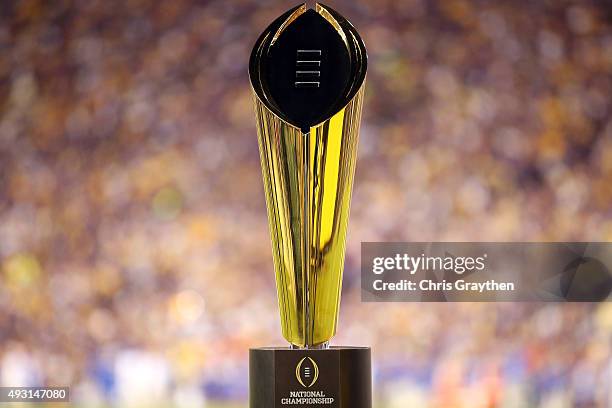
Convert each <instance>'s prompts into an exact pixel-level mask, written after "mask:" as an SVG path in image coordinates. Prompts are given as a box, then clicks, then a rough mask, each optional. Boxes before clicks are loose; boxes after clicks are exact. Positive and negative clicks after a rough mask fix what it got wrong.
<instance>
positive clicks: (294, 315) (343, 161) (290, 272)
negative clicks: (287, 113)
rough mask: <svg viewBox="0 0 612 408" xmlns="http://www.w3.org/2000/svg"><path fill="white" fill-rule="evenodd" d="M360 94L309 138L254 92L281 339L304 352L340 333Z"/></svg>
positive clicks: (361, 88)
mask: <svg viewBox="0 0 612 408" xmlns="http://www.w3.org/2000/svg"><path fill="white" fill-rule="evenodd" d="M317 10H318V11H319V10H320V11H319V12H324V13H327V14H326V15H325V18H328V19H332V18H333V17H332V16H331V15H330V14H329V13H328V12H327V11H326V10H325V9H324V8H318V9H317ZM301 12H302V9H298V10H297V11H296V12H295V13H294V14H293V16H292V17H293V18H295V15H296V14H299V13H301ZM334 21H335V20H334ZM334 27H337V28H338V29H340V26H339V24H337V23H336V24H334ZM348 34H349V35H352V33H350V32H349V33H348ZM342 35H343V36H345V33H344V32H343V33H342ZM345 38H346V37H345ZM359 55H361V54H359ZM363 58H365V55H363ZM357 62H358V63H362V62H361V61H357ZM364 69H365V65H364ZM251 78H252V81H253V74H252V77H251ZM356 86H358V87H359V88H358V89H357V88H355V89H356V91H354V94H353V96H352V97H351V99H350V100H348V101H347V103H346V105H344V107H343V108H341V109H340V110H339V111H338V112H336V113H335V114H333V115H332V116H331V117H330V118H328V119H327V120H325V121H323V122H322V123H320V124H318V125H316V126H312V127H310V129H305V130H304V131H302V130H301V129H299V128H298V127H296V126H294V125H292V124H290V123H289V122H287V121H286V120H284V119H282V118H281V117H280V116H279V115H277V114H276V113H275V112H273V110H272V109H271V106H270V105H271V103H270V101H268V99H267V96H266V95H265V94H261V92H259V93H258V92H257V90H256V88H253V94H254V103H255V111H256V116H257V130H258V132H257V133H258V141H259V150H260V158H261V167H262V174H263V180H264V189H265V195H266V203H267V208H268V221H269V224H270V235H271V239H272V251H273V257H274V267H275V272H276V286H277V291H278V304H279V308H280V316H281V325H282V332H283V336H284V337H285V338H286V339H287V341H289V342H290V343H291V344H292V345H294V346H298V347H316V346H318V345H321V344H325V343H326V342H328V341H329V340H330V339H331V338H332V337H333V336H334V334H335V333H336V324H337V320H338V311H339V305H340V292H341V287H342V273H343V268H344V254H345V241H346V231H347V223H348V216H349V207H350V200H351V193H352V186H353V176H354V172H355V161H356V158H357V145H358V137H359V124H360V121H361V107H362V102H363V94H364V88H365V80H363V79H362V82H361V83H359V84H356Z"/></svg>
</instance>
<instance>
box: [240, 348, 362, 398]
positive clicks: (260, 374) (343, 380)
mask: <svg viewBox="0 0 612 408" xmlns="http://www.w3.org/2000/svg"><path fill="white" fill-rule="evenodd" d="M304 357H312V358H313V360H314V361H316V364H317V366H318V369H319V373H318V379H317V381H316V382H315V383H314V384H313V385H312V386H308V385H309V384H308V383H306V386H304V385H302V384H300V383H299V382H298V380H297V379H296V374H295V372H296V367H297V364H298V363H299V361H300V360H301V359H302V358H304ZM291 391H298V392H299V391H316V392H324V393H325V396H326V397H333V398H334V401H333V402H332V403H330V404H314V405H308V404H306V405H304V404H297V405H291V406H293V407H296V408H308V407H321V406H325V407H327V408H371V407H372V368H371V351H370V349H369V348H365V347H333V348H330V349H327V350H290V349H287V348H259V349H251V350H250V352H249V407H250V408H280V407H286V406H288V405H282V404H281V399H282V398H285V397H287V396H288V395H290V392H291Z"/></svg>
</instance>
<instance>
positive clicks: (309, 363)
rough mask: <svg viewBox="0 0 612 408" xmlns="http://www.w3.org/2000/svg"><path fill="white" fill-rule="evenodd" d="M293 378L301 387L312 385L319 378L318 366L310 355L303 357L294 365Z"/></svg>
mask: <svg viewBox="0 0 612 408" xmlns="http://www.w3.org/2000/svg"><path fill="white" fill-rule="evenodd" d="M295 378H297V380H298V382H299V383H300V384H301V385H302V387H305V388H310V387H312V386H313V385H314V384H315V383H316V382H317V379H318V378H319V366H318V365H317V363H315V361H314V360H313V359H312V358H310V357H304V358H302V359H301V360H300V362H299V363H297V366H296V367H295Z"/></svg>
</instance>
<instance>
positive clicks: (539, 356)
mask: <svg viewBox="0 0 612 408" xmlns="http://www.w3.org/2000/svg"><path fill="white" fill-rule="evenodd" d="M290 5H292V4H289V3H287V2H282V1H258V2H254V1H246V0H232V1H221V0H218V1H199V2H196V1H190V0H173V1H163V2H157V1H153V0H128V1H105V0H91V1H68V0H57V1H44V0H23V1H5V2H2V5H0V10H1V12H0V51H1V52H0V115H1V116H0V382H1V383H2V384H3V385H37V384H47V385H71V386H72V392H73V401H74V402H75V403H78V402H83V403H85V402H87V404H88V406H93V404H95V403H96V402H97V403H100V404H107V403H117V405H118V406H136V405H138V404H141V403H142V404H144V406H152V405H153V404H152V402H151V401H156V402H160V403H164V404H165V403H166V402H165V401H171V402H172V403H174V404H176V406H179V407H192V406H194V407H195V406H203V405H204V406H206V404H208V403H211V401H237V402H243V401H245V400H246V395H247V355H248V348H249V347H253V346H262V345H273V344H276V345H282V344H283V343H284V342H283V339H282V338H281V336H280V326H279V322H278V311H277V305H276V291H275V287H274V280H273V279H274V277H273V272H272V262H271V249H270V244H269V239H268V227H267V218H266V211H265V203H264V195H263V189H262V181H261V173H260V167H259V158H258V149H257V140H256V134H255V125H254V123H255V119H254V114H253V111H252V103H251V102H252V101H251V94H250V88H249V84H248V78H247V68H246V67H247V60H248V56H249V52H250V49H251V47H252V45H253V43H254V41H255V39H256V37H257V36H258V34H259V33H260V32H261V31H262V30H263V29H264V28H265V27H266V26H267V24H268V23H270V22H271V21H272V20H273V19H274V18H275V17H276V16H278V15H279V14H280V13H281V12H283V11H284V10H286V9H287V8H289V7H290ZM329 5H330V6H332V7H334V8H336V9H337V10H339V11H340V12H341V13H342V14H344V15H345V16H346V17H347V18H349V19H350V20H351V21H352V22H353V23H354V24H355V25H356V27H357V28H358V30H359V31H360V33H361V34H362V36H363V38H364V40H365V42H366V45H367V46H368V50H369V57H370V68H369V73H368V88H367V96H366V102H365V110H364V119H363V125H362V132H361V141H360V147H359V149H360V150H359V154H360V156H359V161H358V165H357V174H356V177H355V190H354V196H353V208H352V213H351V219H350V227H349V238H348V243H347V247H348V249H347V261H346V271H345V280H344V291H343V301H342V307H341V312H340V327H339V333H338V336H337V338H336V339H335V343H336V344H366V345H371V346H372V347H373V350H374V361H375V379H374V381H375V391H376V399H377V401H378V404H377V405H376V406H379V407H381V408H382V407H384V408H400V407H401V408H404V407H408V406H423V407H424V406H430V407H502V406H504V407H523V406H530V407H531V406H533V407H570V406H573V407H583V408H586V407H612V396H611V391H610V389H611V388H612V349H611V347H612V346H611V343H612V307H611V305H610V304H608V303H605V304H599V305H597V304H567V305H562V304H503V303H502V304H469V303H461V304H363V303H361V302H360V294H359V248H360V242H361V241H383V240H387V241H391V240H396V241H399V240H411V241H442V240H449V241H450V240H457V241H470V240H490V241H494V240H498V241H563V240H588V241H598V240H599V241H611V240H612V206H611V202H612V103H611V99H610V95H612V76H611V75H610V74H611V72H612V22H611V21H612V8H611V7H610V5H609V3H606V2H603V1H602V2H596V1H575V2H573V1H566V0H558V1H557V0H555V1H553V0H550V1H527V0H521V1H509V0H502V1H498V2H487V1H467V0H444V1H442V0H440V1H425V0H406V1H404V0H402V1H400V0H396V1H394V0H353V1H349V0H342V1H341V0H338V1H330V2H329ZM168 403H170V402H168Z"/></svg>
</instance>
